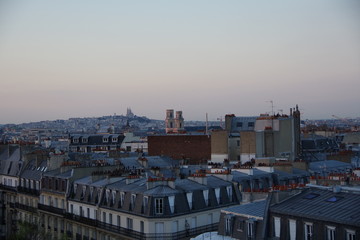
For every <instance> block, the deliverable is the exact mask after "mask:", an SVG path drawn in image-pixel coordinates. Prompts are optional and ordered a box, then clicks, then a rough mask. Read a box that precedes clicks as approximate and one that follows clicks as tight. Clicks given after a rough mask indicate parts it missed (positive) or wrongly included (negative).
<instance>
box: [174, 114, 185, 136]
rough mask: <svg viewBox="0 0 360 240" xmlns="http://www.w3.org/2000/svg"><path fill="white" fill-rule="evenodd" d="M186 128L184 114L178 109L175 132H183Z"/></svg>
mask: <svg viewBox="0 0 360 240" xmlns="http://www.w3.org/2000/svg"><path fill="white" fill-rule="evenodd" d="M184 130H185V129H184V118H183V116H182V111H176V118H175V129H174V132H183V131H184Z"/></svg>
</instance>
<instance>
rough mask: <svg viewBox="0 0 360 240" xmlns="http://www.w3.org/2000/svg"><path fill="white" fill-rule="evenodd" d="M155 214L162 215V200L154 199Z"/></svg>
mask: <svg viewBox="0 0 360 240" xmlns="http://www.w3.org/2000/svg"><path fill="white" fill-rule="evenodd" d="M155 214H164V199H163V198H155Z"/></svg>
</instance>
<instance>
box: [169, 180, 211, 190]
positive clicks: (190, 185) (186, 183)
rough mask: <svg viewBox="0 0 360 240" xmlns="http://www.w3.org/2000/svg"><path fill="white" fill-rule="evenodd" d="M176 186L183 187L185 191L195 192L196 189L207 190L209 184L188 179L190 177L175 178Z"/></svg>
mask: <svg viewBox="0 0 360 240" xmlns="http://www.w3.org/2000/svg"><path fill="white" fill-rule="evenodd" d="M175 187H176V188H177V189H181V190H183V191H185V192H193V191H196V190H206V189H208V187H207V186H205V185H202V184H200V183H197V182H194V181H191V180H188V179H176V180H175Z"/></svg>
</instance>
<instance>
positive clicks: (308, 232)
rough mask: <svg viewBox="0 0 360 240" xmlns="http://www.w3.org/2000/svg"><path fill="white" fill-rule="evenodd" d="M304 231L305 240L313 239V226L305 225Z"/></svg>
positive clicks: (310, 224)
mask: <svg viewBox="0 0 360 240" xmlns="http://www.w3.org/2000/svg"><path fill="white" fill-rule="evenodd" d="M304 230H305V240H312V239H313V224H312V223H305V226H304Z"/></svg>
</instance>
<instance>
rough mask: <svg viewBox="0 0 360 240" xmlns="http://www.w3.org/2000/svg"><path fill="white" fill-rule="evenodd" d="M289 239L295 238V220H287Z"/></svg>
mask: <svg viewBox="0 0 360 240" xmlns="http://www.w3.org/2000/svg"><path fill="white" fill-rule="evenodd" d="M289 229H290V240H295V239H296V220H293V219H290V220H289Z"/></svg>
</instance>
